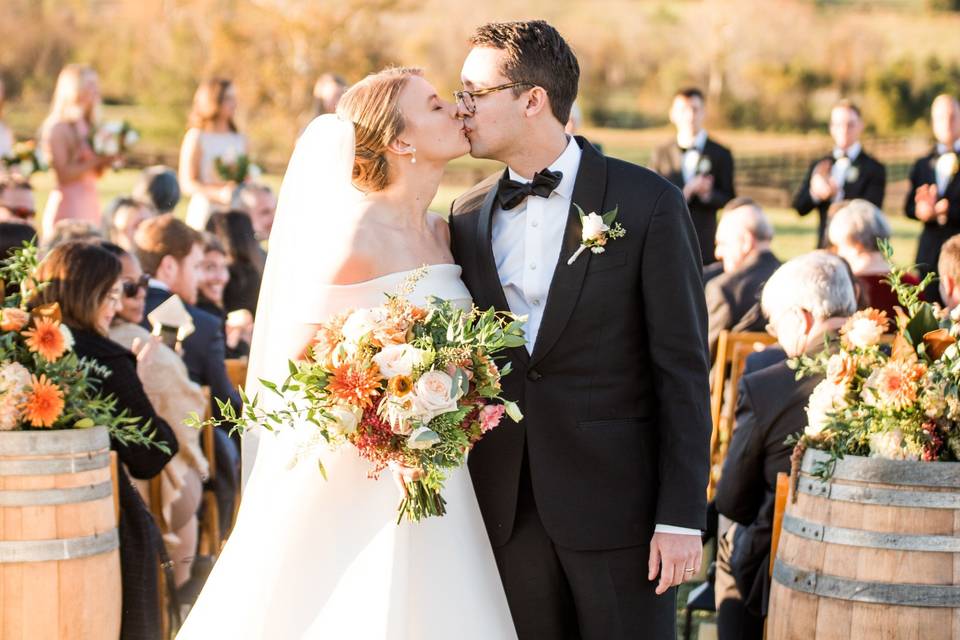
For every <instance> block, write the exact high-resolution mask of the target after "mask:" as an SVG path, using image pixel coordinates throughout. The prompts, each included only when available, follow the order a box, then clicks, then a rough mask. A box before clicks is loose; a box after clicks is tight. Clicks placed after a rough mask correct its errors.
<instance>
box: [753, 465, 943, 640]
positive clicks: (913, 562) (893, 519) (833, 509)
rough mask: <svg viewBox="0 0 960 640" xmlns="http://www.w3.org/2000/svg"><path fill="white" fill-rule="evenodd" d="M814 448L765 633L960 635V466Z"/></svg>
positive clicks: (780, 638) (771, 636)
mask: <svg viewBox="0 0 960 640" xmlns="http://www.w3.org/2000/svg"><path fill="white" fill-rule="evenodd" d="M826 459H827V456H826V455H825V454H824V453H823V452H819V451H811V450H808V451H807V453H806V455H805V456H804V459H803V465H802V467H801V474H800V479H799V484H798V486H797V489H796V498H797V499H796V502H791V501H788V503H787V510H786V512H785V514H784V519H783V531H782V533H781V536H780V546H779V549H778V551H777V558H776V561H775V563H774V569H773V584H772V587H771V592H770V609H769V617H768V619H767V638H768V640H788V639H789V640H793V639H796V640H801V639H802V640H808V639H810V638H816V639H817V640H834V639H836V640H857V639H859V638H870V639H874V638H876V639H878V640H879V639H881V638H882V639H887V638H889V639H891V640H893V639H897V640H899V639H916V640H941V639H953V640H960V463H955V462H912V461H903V460H881V459H876V458H863V457H856V456H847V457H846V458H844V459H843V460H841V461H839V462H838V463H837V465H836V468H835V470H834V473H833V476H832V477H831V478H830V480H829V481H827V482H823V481H821V480H820V479H819V478H817V477H815V476H813V475H812V472H813V471H814V465H815V464H816V463H818V462H822V461H824V460H826Z"/></svg>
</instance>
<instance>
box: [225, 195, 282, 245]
mask: <svg viewBox="0 0 960 640" xmlns="http://www.w3.org/2000/svg"><path fill="white" fill-rule="evenodd" d="M230 207H231V209H232V210H234V211H240V212H242V213H245V214H247V215H248V216H250V222H252V223H253V231H254V233H255V234H256V236H257V240H259V241H260V242H266V241H267V240H269V239H270V230H271V229H273V219H274V217H275V216H276V213H277V197H276V196H275V195H273V191H272V190H271V189H270V187H268V186H267V185H265V184H256V183H250V184H242V185H240V186H239V187H237V190H236V192H234V194H233V201H232V202H231V203H230Z"/></svg>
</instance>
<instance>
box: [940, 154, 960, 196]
mask: <svg viewBox="0 0 960 640" xmlns="http://www.w3.org/2000/svg"><path fill="white" fill-rule="evenodd" d="M949 151H950V150H949V149H947V145H945V144H943V143H937V153H938V154H940V155H939V157H938V158H937V162H936V164H935V165H934V170H935V171H936V174H937V193H938V194H939V195H941V196H942V195H943V194H944V193H945V192H946V190H947V185H949V184H950V181H951V180H952V179H953V174H955V173H956V172H957V155H956V154H957V153H960V141H958V142H956V143H954V145H953V154H950V153H949Z"/></svg>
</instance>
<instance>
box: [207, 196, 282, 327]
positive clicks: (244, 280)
mask: <svg viewBox="0 0 960 640" xmlns="http://www.w3.org/2000/svg"><path fill="white" fill-rule="evenodd" d="M207 230H208V231H209V232H210V233H212V234H213V235H215V236H216V237H217V239H218V240H219V241H220V243H221V244H222V245H223V248H224V249H226V252H227V264H228V265H229V269H230V280H229V282H227V285H226V287H225V288H224V290H223V307H224V309H225V310H226V311H227V313H230V312H231V311H235V310H237V309H246V310H248V311H250V312H251V313H253V314H254V315H256V309H257V301H258V299H259V297H260V281H261V280H262V279H263V267H264V263H265V262H266V259H267V255H266V253H265V252H264V251H263V249H262V248H261V247H260V244H259V243H258V242H257V238H256V234H255V233H254V230H253V223H252V222H251V220H250V216H248V215H246V214H244V213H241V212H239V211H228V212H227V213H216V214H214V215H212V216H211V217H210V222H209V223H208V224H207Z"/></svg>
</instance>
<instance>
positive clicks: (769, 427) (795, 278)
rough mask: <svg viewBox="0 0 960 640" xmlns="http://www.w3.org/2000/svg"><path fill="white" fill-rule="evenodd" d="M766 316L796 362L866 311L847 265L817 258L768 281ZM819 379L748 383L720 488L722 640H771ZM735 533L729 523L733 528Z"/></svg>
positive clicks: (795, 263)
mask: <svg viewBox="0 0 960 640" xmlns="http://www.w3.org/2000/svg"><path fill="white" fill-rule="evenodd" d="M762 306H763V311H764V313H765V315H766V316H767V317H768V318H769V319H770V330H771V332H773V333H774V334H775V335H776V336H777V340H778V342H779V343H780V345H781V347H782V348H783V350H784V352H785V353H786V355H787V356H790V357H793V356H797V355H800V354H802V353H810V352H814V351H816V350H818V349H822V348H823V341H824V336H825V335H830V334H834V333H836V332H838V331H839V329H840V327H842V326H843V323H844V322H846V319H847V317H848V316H849V315H851V314H852V313H853V312H854V311H856V308H857V302H856V297H855V296H854V292H853V282H852V280H851V279H850V275H849V273H848V271H847V268H846V267H845V266H844V265H843V262H842V260H841V259H840V258H837V257H836V256H832V255H829V254H825V253H810V254H806V255H803V256H800V257H798V258H794V259H793V260H790V261H789V262H787V263H785V264H784V265H783V266H782V267H780V269H778V270H777V271H776V272H775V273H774V274H773V276H771V277H770V279H769V280H768V281H767V284H766V286H765V287H764V289H763V298H762ZM818 382H819V379H818V378H816V377H811V378H803V379H801V380H797V379H796V372H795V371H794V370H793V369H791V368H790V367H789V366H787V362H786V361H785V360H781V361H779V362H776V363H774V364H771V365H770V366H768V367H766V368H763V369H760V370H754V371H752V372H750V373H747V374H745V375H744V376H743V377H742V378H741V379H740V393H739V396H738V397H739V401H738V403H737V405H738V406H737V410H736V428H735V430H734V432H733V439H732V440H731V442H730V449H729V451H728V453H727V459H726V461H725V462H724V465H723V474H722V475H721V477H720V482H719V484H718V485H717V495H716V505H717V510H718V511H719V512H720V515H721V516H723V517H725V518H728V519H729V520H732V521H734V522H735V523H736V524H734V525H732V526H725V524H724V523H723V522H722V523H721V535H720V537H719V544H718V552H717V578H716V598H717V612H718V630H719V635H720V638H721V639H723V640H733V639H736V640H750V639H753V638H756V639H757V640H761V639H762V638H763V617H764V616H765V615H766V607H767V599H768V597H769V590H770V579H769V573H768V567H769V563H770V538H771V527H772V523H773V508H774V499H775V496H776V486H777V473H779V472H787V471H789V470H790V454H791V451H792V448H791V447H789V446H788V445H786V444H784V441H785V440H786V439H787V437H788V436H791V435H794V434H797V433H799V432H801V431H803V429H804V427H805V426H806V424H807V417H806V412H805V408H806V405H807V401H808V399H809V397H810V394H811V393H812V391H813V388H814V387H815V386H816V385H817V383H818ZM726 524H727V525H729V522H727V523H726Z"/></svg>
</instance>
